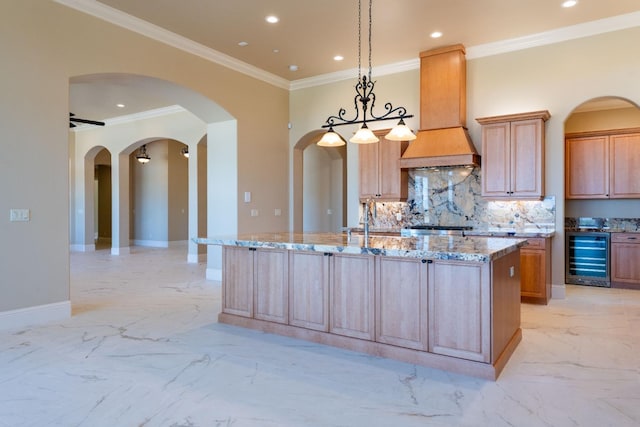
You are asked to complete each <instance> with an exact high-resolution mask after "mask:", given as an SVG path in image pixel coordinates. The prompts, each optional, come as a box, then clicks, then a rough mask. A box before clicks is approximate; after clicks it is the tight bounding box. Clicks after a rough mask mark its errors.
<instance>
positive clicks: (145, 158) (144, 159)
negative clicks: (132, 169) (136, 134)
mask: <svg viewBox="0 0 640 427" xmlns="http://www.w3.org/2000/svg"><path fill="white" fill-rule="evenodd" d="M136 160H138V162H139V163H142V164H143V165H144V164H145V163H149V160H151V156H149V155H148V154H147V146H146V145H143V146H142V147H140V151H139V152H138V154H137V155H136Z"/></svg>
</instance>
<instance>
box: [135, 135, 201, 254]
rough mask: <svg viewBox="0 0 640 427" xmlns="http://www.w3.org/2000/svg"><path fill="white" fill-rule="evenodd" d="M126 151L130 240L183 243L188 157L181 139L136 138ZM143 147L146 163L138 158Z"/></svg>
mask: <svg viewBox="0 0 640 427" xmlns="http://www.w3.org/2000/svg"><path fill="white" fill-rule="evenodd" d="M132 145H133V146H137V147H139V148H138V149H137V150H135V151H133V152H132V153H131V154H130V155H129V165H130V168H131V169H130V171H131V172H130V177H131V180H130V200H131V204H130V207H129V209H130V213H129V218H130V225H129V232H130V241H131V243H132V244H133V245H136V246H150V247H169V246H170V245H179V244H185V245H186V243H187V240H188V226H189V175H188V160H187V158H186V157H185V156H184V155H183V150H184V149H185V148H187V150H188V147H187V145H186V144H183V143H182V142H179V141H176V140H173V139H165V138H158V139H153V140H144V141H138V142H136V143H134V144H132ZM141 147H144V149H145V152H146V153H147V155H148V156H149V157H150V160H149V161H148V162H147V163H140V162H139V161H138V159H137V156H138V153H139V152H140V148H141Z"/></svg>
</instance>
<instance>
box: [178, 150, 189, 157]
mask: <svg viewBox="0 0 640 427" xmlns="http://www.w3.org/2000/svg"><path fill="white" fill-rule="evenodd" d="M180 152H181V153H182V157H184V158H186V159H188V158H189V147H184V148H183V149H182V150H180Z"/></svg>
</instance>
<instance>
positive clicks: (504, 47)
mask: <svg viewBox="0 0 640 427" xmlns="http://www.w3.org/2000/svg"><path fill="white" fill-rule="evenodd" d="M54 1H55V2H56V3H59V4H62V5H64V6H67V7H70V8H72V9H76V10H78V11H80V12H83V13H86V14H88V15H91V16H94V17H96V18H99V19H102V20H104V21H107V22H110V23H112V24H114V25H118V26H120V27H122V28H126V29H128V30H131V31H133V32H136V33H138V34H142V35H143V36H146V37H149V38H152V39H154V40H157V41H159V42H162V43H165V44H167V45H169V46H172V47H175V48H177V49H180V50H183V51H185V52H188V53H191V54H193V55H196V56H199V57H201V58H204V59H206V60H209V61H211V62H214V63H216V64H219V65H222V66H224V67H227V68H230V69H232V70H234V71H237V72H239V73H242V74H245V75H248V76H250V77H253V78H256V79H258V80H261V81H263V82H265V83H268V84H271V85H273V86H276V87H279V88H282V89H288V90H298V89H304V88H309V87H314V86H322V85H325V84H330V83H335V82H339V81H343V80H348V79H352V78H353V77H354V76H356V75H357V69H351V70H343V71H338V72H335V73H328V74H321V75H318V76H314V77H308V78H305V79H299V80H293V81H289V80H287V79H284V78H282V77H279V76H276V75H275V74H272V73H269V72H267V71H264V70H262V69H260V68H258V67H254V66H253V65H250V64H247V63H246V62H243V61H240V60H237V59H235V58H233V57H231V56H229V55H226V54H224V53H222V52H218V51H217V50H214V49H211V48H209V47H206V46H204V45H202V44H200V43H197V42H194V41H193V40H190V39H188V38H186V37H183V36H180V35H178V34H175V33H173V32H171V31H167V30H165V29H164V28H161V27H158V26H157V25H153V24H151V23H149V22H147V21H144V20H142V19H139V18H136V17H134V16H131V15H129V14H126V13H124V12H121V11H119V10H117V9H114V8H112V7H110V6H107V5H105V4H102V3H99V2H97V1H96V0H54ZM638 26H640V12H632V13H628V14H625V15H618V16H613V17H611V18H604V19H599V20H596V21H591V22H585V23H583V24H577V25H572V26H569V27H564V28H560V29H557V30H551V31H545V32H542V33H537V34H531V35H529V36H524V37H518V38H514V39H509V40H502V41H499V42H494V43H487V44H483V45H477V46H471V47H467V48H466V57H467V59H477V58H482V57H487V56H493V55H499V54H502V53H507V52H513V51H517V50H523V49H529V48H532V47H538V46H545V45H549V44H554V43H559V42H563V41H567V40H573V39H578V38H583V37H589V36H593V35H597V34H602V33H607V32H611V31H618V30H623V29H627V28H633V27H638ZM419 67H420V60H419V58H416V59H412V60H407V61H402V62H397V63H393V64H387V65H382V66H378V67H374V68H373V70H372V74H373V75H375V76H383V75H387V74H395V73H400V72H404V71H409V70H415V69H418V68H419Z"/></svg>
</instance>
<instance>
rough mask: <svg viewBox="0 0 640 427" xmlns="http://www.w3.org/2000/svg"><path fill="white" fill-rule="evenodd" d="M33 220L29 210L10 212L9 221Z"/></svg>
mask: <svg viewBox="0 0 640 427" xmlns="http://www.w3.org/2000/svg"><path fill="white" fill-rule="evenodd" d="M29 220H31V213H30V212H29V209H11V210H10V211H9V221H11V222H25V221H29Z"/></svg>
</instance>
